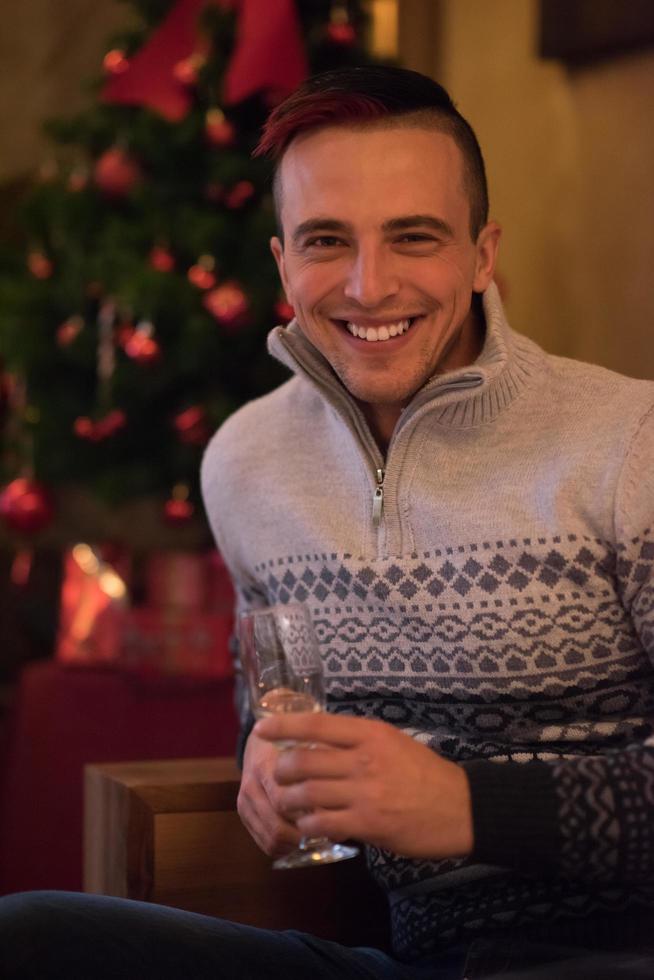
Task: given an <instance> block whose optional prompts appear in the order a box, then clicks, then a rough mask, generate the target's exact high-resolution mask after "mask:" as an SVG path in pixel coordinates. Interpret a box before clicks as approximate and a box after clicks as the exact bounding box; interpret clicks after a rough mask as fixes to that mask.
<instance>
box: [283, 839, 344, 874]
mask: <svg viewBox="0 0 654 980" xmlns="http://www.w3.org/2000/svg"><path fill="white" fill-rule="evenodd" d="M358 853H359V848H358V847H351V846H350V845H348V844H334V843H332V841H329V840H308V841H306V843H305V844H303V845H302V846H301V847H299V848H298V849H297V850H295V851H291V853H290V854H285V855H284V857H280V858H277V860H276V861H274V862H273V868H276V869H277V870H283V869H285V868H307V867H309V866H310V865H314V864H334V863H335V862H336V861H347V860H348V858H353V857H356V856H357V854H358Z"/></svg>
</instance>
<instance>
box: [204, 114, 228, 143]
mask: <svg viewBox="0 0 654 980" xmlns="http://www.w3.org/2000/svg"><path fill="white" fill-rule="evenodd" d="M204 132H205V135H206V137H207V139H208V141H209V142H210V143H211V145H212V146H222V147H225V146H232V145H233V143H234V140H235V138H236V130H235V129H234V127H233V126H232V124H231V123H230V121H229V120H228V119H225V113H224V112H223V111H222V109H209V110H208V111H207V115H206V119H205V123H204Z"/></svg>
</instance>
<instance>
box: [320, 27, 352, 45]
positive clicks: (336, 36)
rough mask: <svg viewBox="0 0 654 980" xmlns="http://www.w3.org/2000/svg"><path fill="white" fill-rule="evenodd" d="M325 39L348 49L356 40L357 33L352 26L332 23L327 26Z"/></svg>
mask: <svg viewBox="0 0 654 980" xmlns="http://www.w3.org/2000/svg"><path fill="white" fill-rule="evenodd" d="M327 37H328V38H329V40H330V41H333V43H334V44H340V45H342V47H344V48H349V47H351V45H353V44H354V43H355V41H356V39H357V32H356V31H355V29H354V27H353V26H352V24H349V23H344V24H339V23H334V24H329V25H328V27H327Z"/></svg>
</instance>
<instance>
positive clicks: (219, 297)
mask: <svg viewBox="0 0 654 980" xmlns="http://www.w3.org/2000/svg"><path fill="white" fill-rule="evenodd" d="M204 306H205V307H206V309H207V310H209V313H211V315H212V316H213V317H215V318H216V320H218V322H219V323H221V324H222V325H223V326H224V327H231V328H237V327H240V326H241V325H242V323H243V321H244V319H245V315H246V313H247V311H248V309H249V303H248V299H247V296H246V295H245V293H244V292H243V290H242V289H241V287H240V286H239V284H238V283H237V282H224V283H223V284H222V285H221V286H218V287H217V288H216V289H212V290H211V292H210V293H207V294H206V296H205V297H204Z"/></svg>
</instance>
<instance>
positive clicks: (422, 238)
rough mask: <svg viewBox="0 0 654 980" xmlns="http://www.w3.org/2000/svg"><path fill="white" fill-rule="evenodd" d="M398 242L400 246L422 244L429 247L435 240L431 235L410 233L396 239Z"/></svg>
mask: <svg viewBox="0 0 654 980" xmlns="http://www.w3.org/2000/svg"><path fill="white" fill-rule="evenodd" d="M398 241H399V242H400V244H409V245H412V244H414V243H416V242H417V243H418V244H419V245H424V244H428V245H430V244H434V243H435V242H436V239H435V238H434V236H433V235H422V234H420V232H410V233H408V234H406V235H401V236H400V237H399V238H398Z"/></svg>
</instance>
